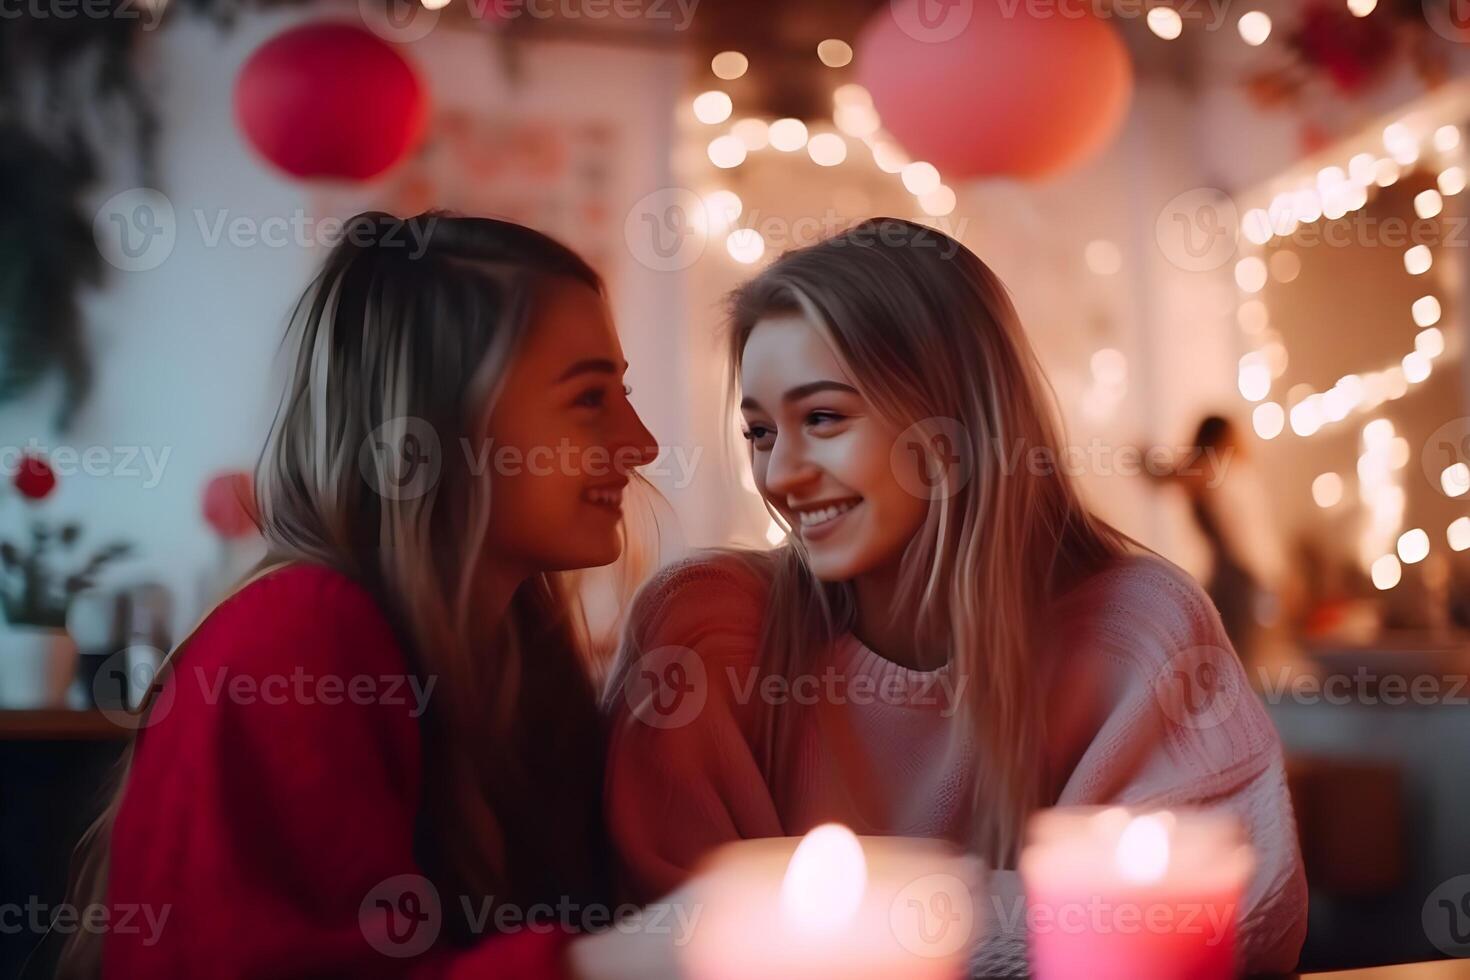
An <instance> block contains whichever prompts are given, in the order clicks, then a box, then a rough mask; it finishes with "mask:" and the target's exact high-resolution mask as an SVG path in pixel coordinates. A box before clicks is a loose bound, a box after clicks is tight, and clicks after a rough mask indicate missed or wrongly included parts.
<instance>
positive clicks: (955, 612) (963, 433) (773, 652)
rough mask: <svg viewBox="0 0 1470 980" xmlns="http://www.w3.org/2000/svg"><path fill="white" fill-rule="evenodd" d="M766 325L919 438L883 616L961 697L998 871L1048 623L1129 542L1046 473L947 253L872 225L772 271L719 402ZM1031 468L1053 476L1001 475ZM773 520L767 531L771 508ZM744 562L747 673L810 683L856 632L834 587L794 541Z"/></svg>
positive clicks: (960, 253) (923, 235)
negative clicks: (752, 597) (889, 605)
mask: <svg viewBox="0 0 1470 980" xmlns="http://www.w3.org/2000/svg"><path fill="white" fill-rule="evenodd" d="M781 314H795V315H798V316H801V317H803V318H805V319H806V320H807V322H809V323H810V324H811V325H812V327H813V328H814V329H817V330H820V331H822V333H823V334H824V335H825V336H826V338H827V339H828V340H829V341H830V343H831V344H832V346H833V348H834V349H835V350H836V351H837V352H838V355H839V357H840V358H841V359H842V362H843V364H844V365H845V366H846V367H847V369H848V370H849V371H850V372H851V375H852V377H853V378H854V379H855V381H856V382H857V386H858V388H859V390H860V391H861V392H862V394H863V396H864V397H865V398H867V399H868V401H869V402H870V403H871V404H872V405H873V406H874V407H875V408H876V409H877V411H878V412H879V413H880V414H882V415H883V416H885V417H886V418H887V419H888V420H889V421H890V422H892V423H893V424H894V425H895V426H897V427H899V428H900V429H905V430H906V431H908V432H910V433H916V434H917V438H916V440H915V442H914V445H916V446H919V447H920V448H921V450H922V452H923V454H924V457H925V461H926V465H927V466H928V467H929V469H928V471H927V472H929V473H931V474H939V475H940V476H941V477H942V479H943V482H942V483H940V484H939V487H940V489H938V491H937V492H935V493H934V494H932V495H931V503H930V506H929V509H928V513H927V515H926V518H925V521H924V524H923V526H922V528H921V530H920V531H919V533H918V534H917V535H915V537H914V538H913V540H912V541H911V542H910V543H909V545H908V546H907V548H906V550H905V551H904V554H903V556H902V558H901V564H900V570H899V587H898V590H897V595H896V598H895V601H894V607H895V608H894V610H893V611H894V612H895V613H896V614H897V613H900V612H901V613H902V614H903V615H905V616H912V617H913V622H914V624H915V626H914V636H915V641H916V642H917V643H919V644H920V645H921V647H925V648H929V649H948V650H949V651H950V663H951V665H952V666H951V669H952V670H953V671H954V672H955V674H956V680H957V682H959V683H964V685H965V686H964V687H963V691H964V700H963V703H962V704H961V706H960V712H959V715H958V717H959V718H961V719H962V720H963V722H964V724H965V725H967V726H968V728H969V729H970V731H971V733H972V734H973V739H974V745H975V747H976V749H977V752H978V759H979V768H978V771H977V773H976V774H975V793H974V799H973V808H974V824H975V828H976V831H975V833H976V838H975V840H974V845H975V846H976V848H977V850H978V851H979V853H980V854H982V855H984V856H986V857H987V858H988V859H989V860H990V861H991V862H992V864H993V865H995V866H998V867H1004V866H1010V865H1012V864H1013V863H1014V860H1015V855H1016V850H1017V848H1018V845H1019V842H1020V839H1021V836H1022V833H1023V830H1024V825H1025V821H1026V818H1027V816H1028V815H1029V814H1030V813H1031V811H1032V810H1034V809H1035V808H1036V807H1038V806H1040V805H1042V804H1043V802H1044V801H1043V799H1042V797H1043V795H1044V794H1045V792H1046V786H1047V775H1046V773H1045V772H1044V746H1045V740H1046V731H1045V722H1044V717H1043V711H1042V707H1043V704H1042V693H1043V692H1042V690H1041V688H1042V684H1043V681H1042V673H1041V669H1040V664H1038V663H1037V659H1036V655H1037V652H1038V649H1039V647H1038V642H1039V640H1040V639H1041V636H1042V633H1043V628H1042V624H1043V623H1044V622H1045V621H1046V618H1045V617H1046V610H1047V606H1048V604H1049V603H1050V602H1051V601H1052V600H1054V599H1055V598H1057V597H1058V596H1059V595H1060V594H1061V593H1062V592H1064V591H1065V590H1066V589H1067V588H1068V587H1069V586H1070V585H1072V584H1075V583H1077V582H1079V581H1080V580H1081V579H1083V578H1085V577H1086V576H1087V575H1088V574H1090V573H1091V572H1093V571H1095V570H1097V569H1099V568H1101V567H1103V566H1104V565H1106V564H1107V563H1109V562H1110V561H1111V560H1113V559H1115V558H1117V557H1120V556H1122V555H1123V554H1125V553H1126V552H1127V551H1128V550H1129V549H1130V547H1131V545H1132V542H1131V541H1130V539H1128V538H1127V537H1126V536H1125V535H1123V534H1122V533H1121V532H1119V531H1117V530H1115V529H1114V528H1112V527H1110V526H1109V525H1107V524H1106V523H1104V522H1103V521H1101V520H1100V519H1098V518H1097V517H1095V516H1094V515H1093V514H1092V513H1091V512H1089V510H1088V509H1087V508H1086V507H1085V506H1084V505H1083V503H1082V501H1081V498H1080V496H1079V494H1078V492H1077V490H1076V488H1075V487H1074V485H1073V483H1072V481H1071V480H1070V479H1069V477H1068V475H1067V474H1066V473H1065V472H1064V471H1063V469H1062V467H1061V466H1060V462H1061V459H1062V457H1061V455H1060V450H1061V438H1060V425H1059V422H1058V421H1057V418H1056V408H1055V399H1054V395H1053V393H1052V391H1051V389H1050V387H1049V386H1048V385H1047V383H1046V382H1045V380H1044V376H1043V374H1042V372H1041V370H1040V367H1039V365H1038V363H1037V361H1036V357H1035V354H1034V353H1033V352H1032V350H1031V347H1030V345H1029V344H1028V343H1027V341H1026V337H1025V334H1024V332H1023V330H1022V327H1021V324H1020V321H1019V318H1018V317H1017V315H1016V311H1015V308H1014V306H1013V305H1012V303H1011V301H1010V299H1009V297H1008V296H1007V295H1006V291H1005V287H1004V286H1003V285H1002V284H1001V282H1000V280H999V279H997V278H996V276H995V274H994V273H993V272H991V270H990V269H989V268H988V267H986V265H985V264H984V263H983V262H981V261H980V260H979V259H978V258H977V257H976V256H975V255H974V254H973V253H971V252H970V251H969V250H968V249H966V248H965V247H964V246H963V245H961V244H960V243H959V242H958V241H955V240H954V239H952V238H950V237H948V236H947V235H944V234H943V233H941V232H939V231H936V230H934V229H932V228H929V227H927V226H924V225H920V224H915V223H913V222H909V221H904V220H901V219H897V218H874V219H871V220H868V221H865V222H863V223H861V224H859V225H857V226H855V227H853V228H851V229H849V230H848V231H846V232H843V233H841V234H838V235H836V236H835V237H832V238H829V239H827V240H825V241H823V242H819V243H817V244H815V245H811V246H808V247H805V248H801V249H798V250H795V251H792V252H789V253H787V254H785V255H783V256H782V257H781V258H779V259H778V260H777V261H775V262H774V263H772V264H771V265H770V266H769V267H768V268H766V269H765V270H764V271H763V272H761V273H760V274H759V275H757V276H756V277H755V278H754V279H752V280H750V281H749V282H748V283H746V284H745V285H743V286H742V287H740V288H739V289H737V290H736V291H735V293H734V294H733V295H732V296H731V300H730V331H729V344H730V346H729V353H730V358H729V363H730V365H731V372H732V373H731V378H730V381H731V391H732V395H733V392H734V391H735V389H736V388H737V386H738V382H739V375H740V366H741V360H742V357H743V355H744V352H745V345H746V341H747V340H748V339H749V337H750V334H751V331H752V330H753V329H754V328H755V326H756V324H757V323H759V322H760V321H761V320H762V319H763V318H765V317H768V316H771V315H781ZM732 409H733V406H732ZM911 426H912V427H914V428H909V427H911ZM1034 450H1040V451H1041V452H1042V453H1043V454H1050V455H1049V457H1046V456H1043V458H1049V459H1050V460H1051V461H1052V465H1051V466H1050V467H1047V466H1028V465H1017V461H1021V463H1022V464H1024V463H1026V461H1028V460H1031V459H1035V458H1036V456H1035V454H1034V453H1033V451H1034ZM938 454H943V456H945V457H947V461H946V460H942V459H939V458H938ZM768 506H769V505H768ZM772 517H773V518H775V519H776V520H778V521H780V520H781V518H780V515H779V514H777V513H776V512H775V510H774V509H772ZM788 530H789V529H788ZM743 558H744V560H745V561H747V562H749V563H751V564H753V565H755V566H757V569H758V571H759V572H760V573H761V574H762V575H763V576H764V577H765V578H767V579H768V580H769V581H770V595H769V602H768V605H767V614H766V621H765V624H764V626H763V632H762V639H761V654H760V664H761V669H762V670H763V671H764V672H767V673H773V674H777V675H784V676H786V677H795V676H796V675H799V674H802V673H804V672H806V671H809V670H811V669H812V667H813V659H814V657H816V656H817V655H818V652H819V651H822V650H824V649H827V648H828V647H829V646H830V644H831V643H832V642H833V641H834V640H835V639H836V638H837V636H838V635H840V634H841V633H842V632H845V631H847V630H850V629H851V628H852V627H853V625H854V623H855V620H856V604H855V602H856V600H855V597H854V590H853V588H852V586H851V584H850V583H823V582H820V581H818V580H817V579H816V578H815V576H814V575H813V574H812V572H811V570H810V569H809V567H808V566H807V564H806V560H805V554H804V550H803V548H802V544H801V539H800V536H799V535H794V534H793V535H788V539H787V543H786V544H785V545H784V546H782V547H780V548H777V549H776V550H774V551H771V552H745V553H743ZM915 613H917V615H914V614H915ZM758 719H759V722H758V723H759V725H760V726H761V729H762V730H763V733H764V738H763V744H764V745H765V747H766V753H765V758H763V759H762V760H760V761H761V764H762V765H763V767H764V768H765V775H766V777H767V780H768V782H769V784H770V785H771V786H772V787H780V786H782V785H784V780H783V779H782V778H781V774H782V772H783V767H784V765H785V764H786V761H787V760H789V759H791V758H792V757H793V753H792V752H791V751H790V747H791V745H792V740H793V738H794V737H795V732H796V730H797V726H798V724H799V719H798V716H797V713H796V709H791V708H784V709H783V710H776V709H775V708H774V707H772V706H771V705H764V704H763V705H762V706H761V711H760V714H759V715H758Z"/></svg>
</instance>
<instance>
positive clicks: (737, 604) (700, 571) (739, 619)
mask: <svg viewBox="0 0 1470 980" xmlns="http://www.w3.org/2000/svg"><path fill="white" fill-rule="evenodd" d="M771 563H772V558H771V555H770V553H768V552H759V551H739V550H735V549H718V550H710V551H702V552H697V553H695V554H693V555H690V556H689V557H686V558H683V559H680V560H678V561H675V562H671V563H670V564H668V565H666V566H664V567H663V568H662V569H660V570H659V571H658V572H657V573H656V574H655V575H654V576H653V577H652V578H650V579H649V580H648V582H647V583H646V584H645V585H644V586H643V588H642V589H641V590H639V593H638V598H637V599H636V600H635V601H634V611H633V621H634V622H635V623H637V622H641V623H645V624H647V623H654V622H659V621H665V620H668V619H670V618H677V619H689V620H694V621H700V622H706V623H719V624H721V625H740V626H752V627H754V626H756V625H758V624H759V622H760V618H761V616H760V613H761V610H762V609H763V608H764V606H765V603H766V596H767V594H768V592H769V590H770V586H771Z"/></svg>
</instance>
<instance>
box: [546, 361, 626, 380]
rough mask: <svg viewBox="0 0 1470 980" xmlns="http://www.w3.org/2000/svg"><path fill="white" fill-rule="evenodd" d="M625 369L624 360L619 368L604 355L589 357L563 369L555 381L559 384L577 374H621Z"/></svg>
mask: <svg viewBox="0 0 1470 980" xmlns="http://www.w3.org/2000/svg"><path fill="white" fill-rule="evenodd" d="M626 370H628V364H627V362H626V361H625V362H624V363H623V366H622V367H621V368H620V367H618V365H616V364H614V363H613V362H612V361H610V360H608V359H607V358H605V357H589V358H586V359H585V360H581V361H578V362H577V363H575V364H573V365H572V366H571V367H569V368H567V369H566V370H565V371H563V372H562V373H561V377H559V378H557V379H556V383H557V384H561V383H562V382H564V381H570V380H571V379H572V378H575V377H576V376H577V375H579V374H621V373H622V372H623V371H626Z"/></svg>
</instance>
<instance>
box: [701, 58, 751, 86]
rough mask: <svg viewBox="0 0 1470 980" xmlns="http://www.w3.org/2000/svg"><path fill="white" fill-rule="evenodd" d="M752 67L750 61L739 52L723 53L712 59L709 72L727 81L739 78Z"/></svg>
mask: <svg viewBox="0 0 1470 980" xmlns="http://www.w3.org/2000/svg"><path fill="white" fill-rule="evenodd" d="M749 67H750V59H749V58H747V57H745V55H743V54H741V53H740V52H739V51H721V52H720V53H719V54H717V55H715V56H714V57H713V58H711V59H710V62H709V70H710V71H712V72H714V73H715V77H716V78H723V79H725V80H726V81H730V80H731V79H735V78H739V77H740V76H741V75H744V74H745V70H746V69H747V68H749Z"/></svg>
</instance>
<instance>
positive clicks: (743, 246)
mask: <svg viewBox="0 0 1470 980" xmlns="http://www.w3.org/2000/svg"><path fill="white" fill-rule="evenodd" d="M725 251H727V252H729V253H730V258H732V259H734V260H735V261H736V262H739V263H741V264H742V265H751V264H753V263H756V262H759V261H760V260H761V256H762V255H765V254H766V240H765V239H764V238H762V237H761V235H760V232H758V231H756V230H755V229H754V228H736V229H735V230H734V231H732V232H730V234H729V235H728V236H727V237H726V238H725Z"/></svg>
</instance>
